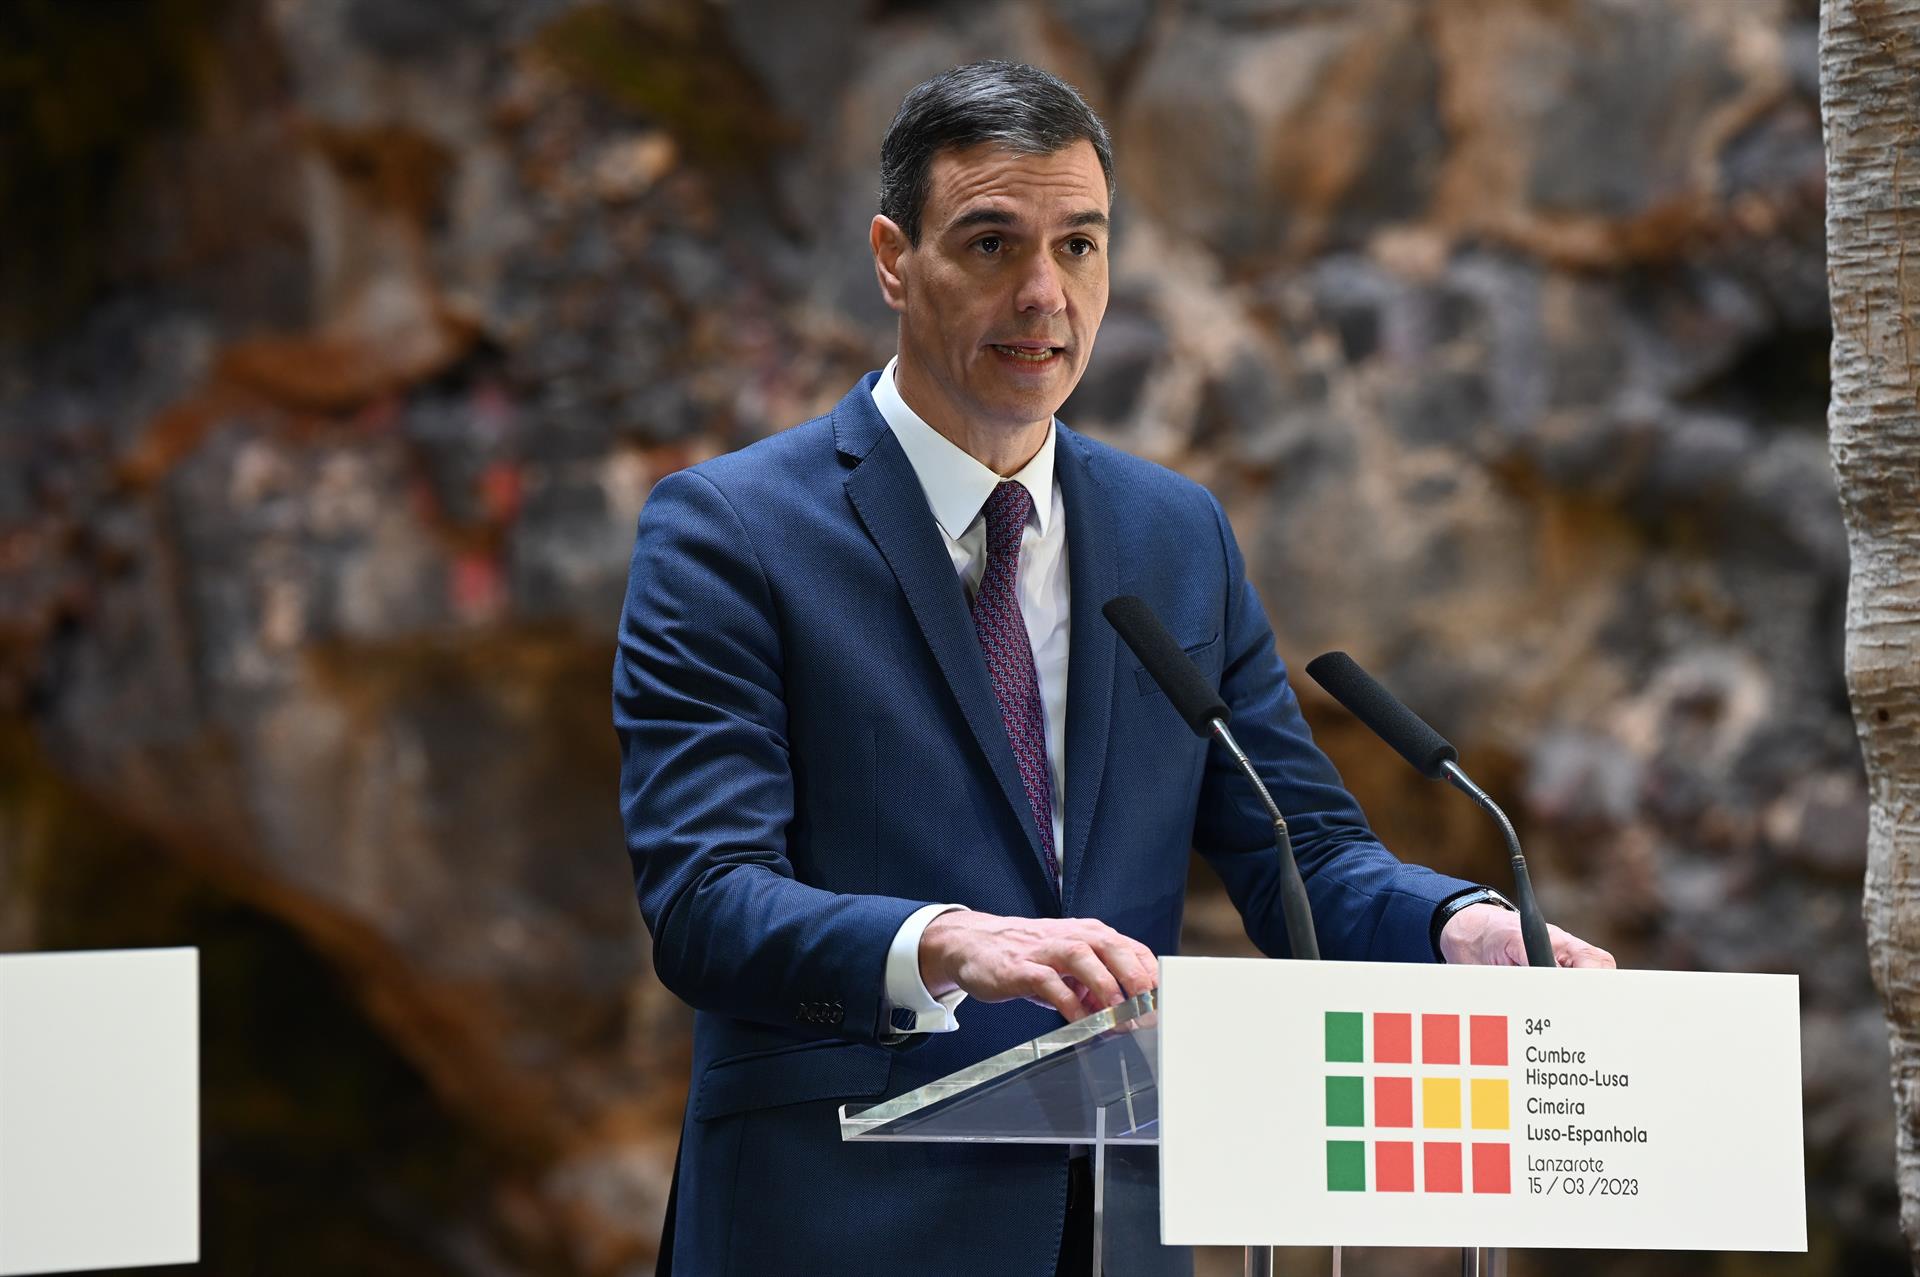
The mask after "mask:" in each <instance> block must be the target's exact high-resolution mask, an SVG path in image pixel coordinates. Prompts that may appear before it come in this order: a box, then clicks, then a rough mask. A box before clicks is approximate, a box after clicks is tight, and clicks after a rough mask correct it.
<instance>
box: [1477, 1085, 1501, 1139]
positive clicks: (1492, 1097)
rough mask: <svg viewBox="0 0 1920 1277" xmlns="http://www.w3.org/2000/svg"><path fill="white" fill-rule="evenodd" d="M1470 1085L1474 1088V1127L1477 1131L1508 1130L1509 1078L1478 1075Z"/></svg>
mask: <svg viewBox="0 0 1920 1277" xmlns="http://www.w3.org/2000/svg"><path fill="white" fill-rule="evenodd" d="M1470 1085H1471V1086H1472V1088H1473V1129H1474V1130H1476V1131H1504V1130H1506V1129H1507V1079H1505V1078H1503V1077H1477V1078H1474V1079H1473V1081H1472V1082H1471V1083H1470Z"/></svg>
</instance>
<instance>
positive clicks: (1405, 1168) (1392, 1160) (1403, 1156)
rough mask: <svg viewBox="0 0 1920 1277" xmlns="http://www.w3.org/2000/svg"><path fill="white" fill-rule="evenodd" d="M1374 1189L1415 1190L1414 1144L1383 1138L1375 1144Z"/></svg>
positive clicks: (1384, 1191) (1402, 1191)
mask: <svg viewBox="0 0 1920 1277" xmlns="http://www.w3.org/2000/svg"><path fill="white" fill-rule="evenodd" d="M1373 1191H1374V1192H1376V1193H1411V1192H1412V1191H1413V1145H1412V1144H1409V1143H1405V1142H1401V1141H1390V1140H1381V1141H1380V1142H1379V1143H1377V1144H1375V1145H1374V1146H1373Z"/></svg>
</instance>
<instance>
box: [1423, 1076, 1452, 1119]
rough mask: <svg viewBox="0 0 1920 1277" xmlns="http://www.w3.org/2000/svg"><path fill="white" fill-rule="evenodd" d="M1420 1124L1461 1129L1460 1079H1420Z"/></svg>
mask: <svg viewBox="0 0 1920 1277" xmlns="http://www.w3.org/2000/svg"><path fill="white" fill-rule="evenodd" d="M1420 1125H1422V1126H1425V1127H1428V1128H1430V1129H1443V1130H1456V1131H1457V1130H1459V1129H1460V1079H1459V1078H1457V1077H1423V1078H1421V1079H1420Z"/></svg>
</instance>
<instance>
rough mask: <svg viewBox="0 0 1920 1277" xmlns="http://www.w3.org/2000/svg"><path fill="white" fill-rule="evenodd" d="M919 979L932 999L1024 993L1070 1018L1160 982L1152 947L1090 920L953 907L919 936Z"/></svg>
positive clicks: (984, 998)
mask: <svg viewBox="0 0 1920 1277" xmlns="http://www.w3.org/2000/svg"><path fill="white" fill-rule="evenodd" d="M920 978H921V980H922V981H924V982H925V983H926V986H927V992H929V993H931V994H933V996H934V997H936V998H938V997H941V996H942V995H944V994H948V993H951V992H953V991H954V990H955V989H959V990H961V991H962V992H964V993H965V994H966V995H967V996H968V997H970V998H978V999H980V1001H982V1002H1005V1001H1007V1000H1008V999H1009V998H1025V999H1027V1000H1028V1001H1029V1002H1038V1003H1040V1004H1041V1005H1042V1006H1050V1007H1052V1008H1053V1009H1054V1010H1056V1011H1058V1012H1059V1013H1060V1014H1061V1015H1063V1016H1065V1017H1066V1018H1067V1019H1069V1020H1077V1019H1079V1018H1080V1017H1081V1016H1084V1015H1091V1014H1093V1013H1094V1012H1095V1011H1102V1010H1105V1009H1106V1008H1107V1007H1110V1006H1117V1005H1119V1004H1120V1003H1121V1002H1124V1001H1125V1000H1126V999H1128V998H1130V997H1134V996H1135V995H1137V994H1141V993H1145V992H1146V991H1147V990H1148V989H1151V988H1153V987H1154V986H1155V985H1157V984H1158V983H1159V982H1160V963H1159V960H1158V959H1156V958H1155V957H1154V956H1153V951H1152V950H1150V949H1148V948H1147V946H1145V945H1143V944H1141V943H1140V942H1139V941H1137V940H1132V939H1129V938H1128V937H1126V936H1123V935H1121V934H1120V933H1119V932H1118V931H1115V930H1114V929H1113V928H1112V927H1109V926H1108V925H1107V924H1106V923H1104V922H1096V921H1094V920H1093V919H1091V918H1003V917H1000V916H999V915H997V914H991V913H975V912H973V911H971V910H965V909H962V910H956V911H955V912H952V913H943V914H941V915H940V916H939V917H937V918H935V919H934V920H933V921H932V922H930V923H928V924H927V929H926V930H925V931H924V932H922V933H921V936H920Z"/></svg>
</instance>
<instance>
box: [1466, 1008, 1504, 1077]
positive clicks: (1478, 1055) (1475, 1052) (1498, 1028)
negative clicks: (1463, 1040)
mask: <svg viewBox="0 0 1920 1277" xmlns="http://www.w3.org/2000/svg"><path fill="white" fill-rule="evenodd" d="M1467 1041H1468V1050H1469V1051H1470V1052H1471V1055H1470V1056H1469V1058H1470V1059H1472V1061H1473V1062H1474V1063H1475V1064H1499V1065H1505V1064H1506V1062H1507V1017H1506V1016H1504V1015H1471V1016H1468V1017H1467Z"/></svg>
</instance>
